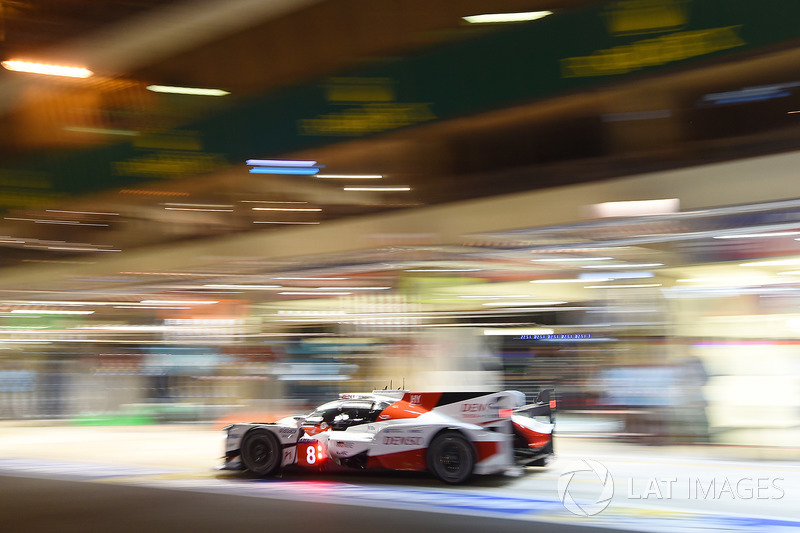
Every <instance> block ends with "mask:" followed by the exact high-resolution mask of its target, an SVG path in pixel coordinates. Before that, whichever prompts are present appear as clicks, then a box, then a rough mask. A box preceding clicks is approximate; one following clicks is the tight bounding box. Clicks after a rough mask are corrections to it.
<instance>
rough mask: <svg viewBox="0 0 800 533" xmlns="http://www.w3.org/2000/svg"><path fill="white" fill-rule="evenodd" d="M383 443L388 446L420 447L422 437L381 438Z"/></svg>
mask: <svg viewBox="0 0 800 533" xmlns="http://www.w3.org/2000/svg"><path fill="white" fill-rule="evenodd" d="M383 443H384V444H388V445H389V446H420V445H421V444H422V437H383Z"/></svg>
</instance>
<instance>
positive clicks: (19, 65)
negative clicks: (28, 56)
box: [2, 60, 94, 78]
mask: <svg viewBox="0 0 800 533" xmlns="http://www.w3.org/2000/svg"><path fill="white" fill-rule="evenodd" d="M2 65H3V67H4V68H5V69H6V70H14V71H16V72H30V73H32V74H45V75H48V76H66V77H68V78H88V77H89V76H91V75H92V74H94V73H93V72H92V71H91V70H88V69H85V68H82V67H65V66H60V65H46V64H43V63H31V62H29V61H16V60H11V61H3V62H2Z"/></svg>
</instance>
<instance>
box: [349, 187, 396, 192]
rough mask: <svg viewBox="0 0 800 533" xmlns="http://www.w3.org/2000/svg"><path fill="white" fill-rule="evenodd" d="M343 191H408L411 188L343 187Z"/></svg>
mask: <svg viewBox="0 0 800 533" xmlns="http://www.w3.org/2000/svg"><path fill="white" fill-rule="evenodd" d="M344 190H345V191H377V192H385V191H410V190H411V187H345V188H344Z"/></svg>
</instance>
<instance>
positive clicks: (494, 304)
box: [481, 302, 567, 307]
mask: <svg viewBox="0 0 800 533" xmlns="http://www.w3.org/2000/svg"><path fill="white" fill-rule="evenodd" d="M565 303H567V302H488V303H484V304H481V305H483V306H485V307H519V306H537V305H542V306H548V305H561V304H565Z"/></svg>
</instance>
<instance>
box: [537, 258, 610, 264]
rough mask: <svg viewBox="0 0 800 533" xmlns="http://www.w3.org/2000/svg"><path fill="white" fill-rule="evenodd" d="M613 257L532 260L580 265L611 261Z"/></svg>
mask: <svg viewBox="0 0 800 533" xmlns="http://www.w3.org/2000/svg"><path fill="white" fill-rule="evenodd" d="M612 259H614V258H613V257H562V258H552V259H531V262H533V263H578V262H584V261H610V260H612Z"/></svg>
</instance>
